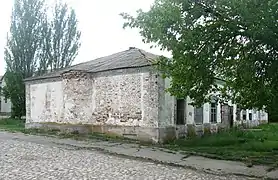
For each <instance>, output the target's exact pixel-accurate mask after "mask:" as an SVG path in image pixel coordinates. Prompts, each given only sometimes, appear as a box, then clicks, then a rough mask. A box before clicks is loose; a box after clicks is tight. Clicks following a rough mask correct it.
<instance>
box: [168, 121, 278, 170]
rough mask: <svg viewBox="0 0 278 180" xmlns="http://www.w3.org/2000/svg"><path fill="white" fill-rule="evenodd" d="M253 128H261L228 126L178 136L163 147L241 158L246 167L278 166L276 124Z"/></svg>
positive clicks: (277, 125) (217, 156)
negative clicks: (193, 135)
mask: <svg viewBox="0 0 278 180" xmlns="http://www.w3.org/2000/svg"><path fill="white" fill-rule="evenodd" d="M256 129H261V130H254V131H252V130H248V131H243V130H239V129H231V130H229V131H225V132H220V133H217V134H211V135H207V136H204V137H193V138H188V139H178V140H175V141H172V142H170V143H168V144H165V145H164V147H166V148H169V149H172V150H179V151H186V152H187V153H188V152H189V153H192V154H199V155H202V156H207V157H213V158H217V159H225V160H237V161H243V162H246V163H247V164H248V166H251V165H253V164H267V165H273V166H277V162H278V124H265V125H261V126H259V127H257V128H256ZM250 164H251V165H250Z"/></svg>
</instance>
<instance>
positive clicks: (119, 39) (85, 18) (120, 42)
mask: <svg viewBox="0 0 278 180" xmlns="http://www.w3.org/2000/svg"><path fill="white" fill-rule="evenodd" d="M46 1H49V2H51V1H52V0H46ZM65 1H67V2H68V3H69V4H70V5H71V6H72V7H73V8H74V9H75V10H76V13H77V17H78V20H79V29H80V30H81V32H82V37H81V42H82V45H81V48H80V50H79V55H78V56H77V58H76V59H75V61H74V64H76V63H80V62H84V61H88V60H92V59H95V58H98V57H102V56H106V55H109V54H112V53H116V52H119V51H123V50H126V49H128V48H129V47H137V48H141V49H144V50H146V51H149V52H152V53H155V54H159V55H160V54H162V55H165V56H170V54H169V53H167V52H161V51H160V50H159V49H150V48H149V47H150V45H148V44H144V43H143V42H142V41H141V37H140V34H139V33H138V30H130V29H125V30H124V29H123V28H122V25H123V20H122V18H121V17H120V16H119V13H121V12H127V13H131V14H134V13H135V11H136V10H137V9H139V8H142V9H143V10H148V9H149V7H150V5H151V4H152V3H153V1H154V0H65ZM12 5H13V0H2V1H0V24H1V26H0V75H2V74H4V72H5V61H4V53H3V52H4V47H5V44H6V35H7V32H8V31H9V27H10V16H11V10H12Z"/></svg>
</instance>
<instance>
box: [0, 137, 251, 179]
mask: <svg viewBox="0 0 278 180" xmlns="http://www.w3.org/2000/svg"><path fill="white" fill-rule="evenodd" d="M0 179H1V180H2V179H3V180H21V179H23V180H25V179H26V180H29V179H36V180H37V179H38V180H44V179H53V180H58V179H59V180H73V179H76V180H85V179H98V180H110V179H111V180H115V179H117V180H122V179H127V180H132V179H138V180H144V179H146V180H147V179H148V180H162V179H165V180H172V179H173V180H174V179H177V180H220V179H221V180H244V179H246V178H243V177H234V176H231V177H227V176H226V177H220V176H215V175H211V174H206V173H200V172H196V171H193V170H190V169H184V168H178V167H172V166H166V165H159V164H154V163H150V162H144V161H139V160H131V159H125V158H121V157H117V156H110V155H107V154H102V153H101V152H97V151H90V150H76V149H70V148H66V147H59V146H55V145H53V144H49V145H47V144H43V145H42V144H39V143H31V142H28V141H20V140H16V139H13V138H9V139H7V138H3V137H2V136H1V137H0Z"/></svg>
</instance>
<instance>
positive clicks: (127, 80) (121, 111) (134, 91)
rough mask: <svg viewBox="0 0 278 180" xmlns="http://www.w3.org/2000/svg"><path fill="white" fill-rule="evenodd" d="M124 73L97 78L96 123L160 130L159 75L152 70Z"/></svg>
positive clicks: (97, 76)
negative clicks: (156, 128)
mask: <svg viewBox="0 0 278 180" xmlns="http://www.w3.org/2000/svg"><path fill="white" fill-rule="evenodd" d="M123 71H124V72H112V74H108V73H100V74H97V75H96V76H95V77H94V81H93V94H92V97H93V99H92V115H93V116H92V119H93V121H95V123H94V124H97V125H110V126H115V125H117V126H140V127H142V126H144V127H157V126H158V121H157V119H158V83H157V79H158V77H157V74H156V73H154V72H152V71H137V72H136V71H133V72H132V71H130V70H129V72H128V71H125V70H123Z"/></svg>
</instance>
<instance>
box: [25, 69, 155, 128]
mask: <svg viewBox="0 0 278 180" xmlns="http://www.w3.org/2000/svg"><path fill="white" fill-rule="evenodd" d="M158 93H159V91H158V75H157V73H156V72H155V71H153V70H151V69H150V68H147V67H146V68H133V69H125V70H114V71H107V72H100V73H83V72H80V71H71V72H67V73H64V74H63V75H62V77H60V78H57V79H55V80H52V81H51V80H49V79H48V80H45V81H43V80H42V81H34V82H27V83H26V121H27V123H34V122H36V123H48V122H55V123H63V124H91V125H109V126H135V127H136V126H138V127H158V116H159V114H158V101H159V99H158Z"/></svg>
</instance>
